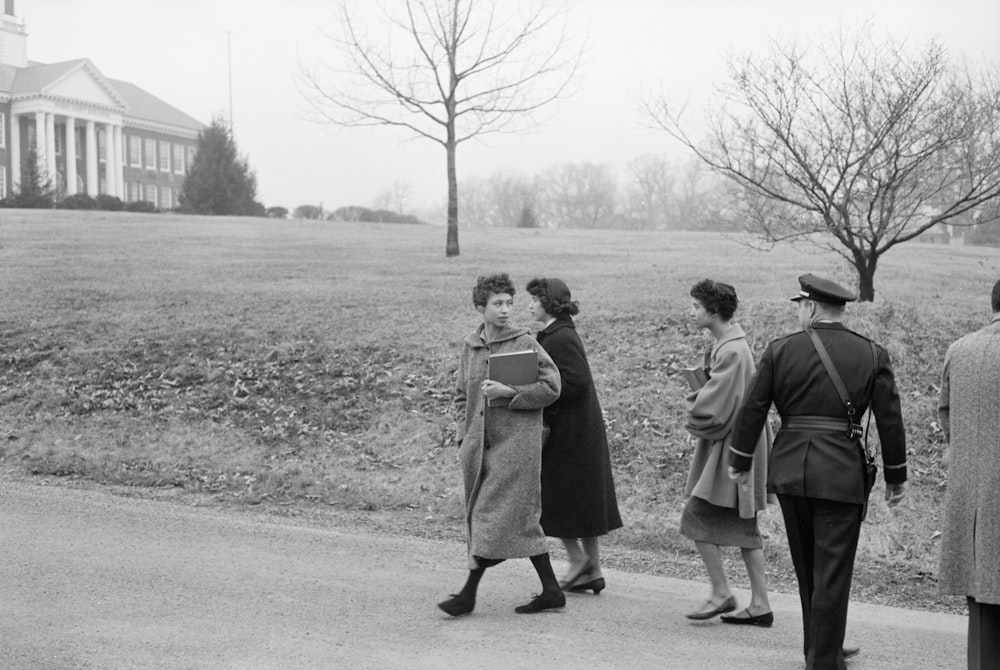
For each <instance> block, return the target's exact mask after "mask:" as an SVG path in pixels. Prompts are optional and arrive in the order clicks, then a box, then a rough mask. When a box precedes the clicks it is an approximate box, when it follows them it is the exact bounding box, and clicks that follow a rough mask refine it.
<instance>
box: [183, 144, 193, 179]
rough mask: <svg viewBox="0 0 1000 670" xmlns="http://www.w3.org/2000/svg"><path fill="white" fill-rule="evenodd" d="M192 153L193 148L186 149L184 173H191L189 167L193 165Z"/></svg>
mask: <svg viewBox="0 0 1000 670" xmlns="http://www.w3.org/2000/svg"><path fill="white" fill-rule="evenodd" d="M194 152H195V148H194V147H188V148H187V170H185V172H188V173H190V172H191V166H192V165H194Z"/></svg>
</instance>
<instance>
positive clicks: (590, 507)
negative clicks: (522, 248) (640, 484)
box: [528, 278, 622, 595]
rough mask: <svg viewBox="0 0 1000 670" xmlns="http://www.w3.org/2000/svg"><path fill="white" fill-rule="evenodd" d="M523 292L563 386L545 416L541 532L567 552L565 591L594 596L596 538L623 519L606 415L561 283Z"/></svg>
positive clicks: (533, 285)
mask: <svg viewBox="0 0 1000 670" xmlns="http://www.w3.org/2000/svg"><path fill="white" fill-rule="evenodd" d="M528 293H530V294H531V298H532V300H531V315H532V316H533V317H534V318H535V320H536V321H538V322H540V323H541V324H542V325H543V328H542V330H541V331H539V332H538V333H537V335H536V338H537V339H538V343H539V344H541V345H542V347H543V348H544V349H545V351H547V352H548V354H549V356H551V357H552V360H553V361H555V364H556V366H557V367H558V368H559V376H560V379H561V382H562V391H561V393H560V395H559V399H558V400H557V401H556V402H554V403H552V404H551V405H549V406H548V407H546V408H545V410H544V413H543V416H544V418H545V423H546V426H547V428H548V440H547V442H546V443H545V446H544V447H543V449H542V529H543V530H544V531H545V534H546V535H548V536H549V537H558V538H559V539H560V540H561V541H562V543H563V546H564V547H566V553H567V555H568V556H569V561H570V567H569V572H568V573H567V575H566V578H565V579H564V580H563V581H562V585H563V588H564V589H566V590H568V591H593V592H594V594H595V595H596V594H599V593H600V592H601V590H603V589H604V576H603V575H602V573H601V561H600V547H599V543H598V538H599V537H600V536H601V535H607V534H608V533H609V532H610V531H612V530H614V529H616V528H621V526H622V520H621V516H620V515H619V513H618V501H617V498H616V497H615V484H614V480H613V478H612V474H611V457H610V455H609V453H608V438H607V434H606V432H605V430H604V416H603V414H601V405H600V403H599V402H598V400H597V391H596V389H595V388H594V380H593V377H592V376H591V374H590V365H589V364H588V363H587V354H586V353H585V352H584V349H583V342H581V341H580V336H579V335H577V333H576V326H575V324H574V323H573V315H575V314H577V313H578V312H579V311H580V309H579V307H578V306H577V303H575V302H573V301H572V300H570V291H569V287H567V286H566V283H565V282H563V281H562V280H561V279H556V278H547V279H533V280H532V281H531V282H530V283H529V284H528Z"/></svg>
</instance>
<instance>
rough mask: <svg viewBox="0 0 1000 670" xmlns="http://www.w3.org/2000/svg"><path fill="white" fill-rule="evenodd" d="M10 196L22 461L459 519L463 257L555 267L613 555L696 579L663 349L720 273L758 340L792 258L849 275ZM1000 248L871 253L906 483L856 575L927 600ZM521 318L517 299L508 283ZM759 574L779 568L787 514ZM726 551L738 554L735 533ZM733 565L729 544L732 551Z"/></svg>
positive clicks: (777, 326)
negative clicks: (452, 250) (940, 405)
mask: <svg viewBox="0 0 1000 670" xmlns="http://www.w3.org/2000/svg"><path fill="white" fill-rule="evenodd" d="M2 216H3V218H2V219H0V260H2V262H0V277H2V282H3V286H4V308H5V310H4V315H3V317H2V319H0V333H2V339H0V360H2V364H0V407H2V412H0V438H2V439H0V458H2V459H3V461H5V462H6V463H7V464H8V465H16V466H18V467H20V468H23V469H25V470H26V471H28V472H32V473H44V474H50V475H63V476H70V477H84V478H88V479H92V480H94V481H97V482H107V483H119V484H126V485H133V486H137V487H182V488H183V489H186V490H192V491H202V492H214V493H216V494H217V495H218V497H219V499H220V500H222V501H230V502H233V503H236V504H239V503H252V504H257V503H264V504H270V503H281V504H289V503H295V504H297V505H301V504H323V505H327V506H332V507H334V508H337V509H343V510H347V511H352V512H355V513H357V514H363V515H365V516H366V517H367V518H368V519H370V520H371V522H372V523H377V524H380V525H381V526H383V527H387V528H392V529H396V530H405V532H412V533H420V534H426V535H437V536H448V537H455V538H458V537H460V534H461V528H460V526H461V524H460V517H461V506H462V505H461V497H462V496H461V484H460V480H459V477H458V473H457V468H456V463H455V460H456V458H455V446H454V442H453V438H452V434H453V426H452V417H451V412H450V405H451V385H452V376H453V373H454V369H455V363H456V359H457V353H458V343H459V341H460V339H461V337H462V336H463V335H464V334H465V333H466V332H467V331H469V330H470V329H471V328H473V327H474V326H475V325H476V323H477V314H476V312H475V311H474V310H473V308H472V306H471V287H472V284H473V283H474V281H475V277H476V276H477V275H479V274H482V273H484V272H488V271H494V270H503V271H507V272H510V273H511V275H512V276H513V277H514V278H515V281H516V283H517V284H518V286H523V285H524V284H525V283H527V281H528V280H529V279H530V278H531V277H533V276H542V275H550V276H561V277H563V278H564V279H566V280H567V282H568V283H569V285H570V286H571V287H572V289H573V292H574V297H575V298H577V299H578V300H579V301H580V304H581V310H582V313H581V315H580V317H579V319H578V324H579V329H580V332H581V335H582V336H583V338H584V340H585V343H586V345H587V347H588V353H589V357H590V360H591V365H592V367H593V369H594V371H595V374H596V376H597V383H598V389H599V392H600V393H601V400H602V404H603V406H604V409H605V412H606V414H607V421H608V424H609V426H610V437H611V443H612V450H613V459H614V465H615V470H616V477H617V480H616V481H617V486H618V490H619V497H620V501H621V506H622V510H623V514H624V516H625V519H626V524H627V525H626V528H625V529H623V530H622V531H619V532H616V533H615V534H614V535H613V536H612V537H611V538H610V539H609V542H608V545H609V546H608V550H607V553H608V557H609V562H610V563H612V564H615V562H616V561H617V563H618V564H619V565H622V566H623V567H627V568H631V569H637V570H648V571H654V572H664V573H668V574H679V575H682V576H691V577H695V578H700V577H701V568H700V564H699V563H698V559H697V557H696V555H695V553H694V551H693V548H692V547H691V546H690V543H688V542H687V541H686V540H684V539H683V538H680V537H679V536H678V534H677V522H678V515H679V511H680V508H681V505H682V502H683V501H682V498H681V494H682V488H683V484H684V477H685V474H686V468H687V462H688V458H689V452H690V447H689V443H688V439H687V435H686V433H685V432H684V431H683V429H682V427H681V426H682V424H681V421H682V413H683V411H682V402H681V400H682V397H683V393H684V391H683V385H682V383H681V381H680V379H679V378H678V376H677V375H676V370H677V368H678V367H681V366H684V365H687V364H689V363H691V362H692V361H694V360H696V357H697V356H698V355H699V353H700V352H701V351H702V350H703V348H704V347H705V346H706V345H707V344H708V343H709V342H708V339H707V338H706V335H705V334H703V333H698V332H692V330H691V329H690V327H689V325H688V323H687V318H686V314H687V309H688V305H689V298H688V293H687V292H688V288H689V287H690V285H691V284H692V283H694V282H695V281H696V280H698V279H700V278H702V277H706V276H708V277H713V278H716V279H722V280H725V281H728V282H730V283H732V284H734V285H735V286H736V287H737V290H738V292H739V294H740V297H741V300H742V303H741V308H740V311H739V312H738V313H737V318H738V320H739V321H740V322H741V323H742V325H743V326H744V328H745V329H746V330H747V332H748V333H749V335H750V339H751V346H752V347H753V348H754V349H755V351H760V350H761V349H762V347H763V345H764V344H765V343H766V342H767V341H768V340H769V339H771V338H774V337H777V336H780V335H782V334H785V333H787V332H790V331H791V330H793V329H794V328H795V322H794V311H793V310H792V309H791V307H790V306H789V303H788V302H787V301H786V296H787V295H789V294H790V293H791V292H793V291H794V289H795V277H796V275H798V274H800V273H801V272H804V271H814V272H819V273H823V274H827V275H832V276H834V277H837V278H839V279H841V280H843V281H845V282H850V281H851V273H850V272H849V269H848V267H847V266H846V264H845V263H844V262H843V261H841V260H839V259H838V258H837V257H836V256H833V255H819V254H816V253H812V252H809V251H800V250H789V249H782V250H777V251H774V252H771V253H763V252H756V251H752V250H750V249H748V248H747V247H745V246H742V245H740V244H738V243H737V241H735V240H733V239H729V238H725V237H722V236H719V235H712V234H702V233H699V234H695V233H690V234H688V233H672V234H657V233H622V232H611V231H551V230H541V231H534V230H513V229H512V230H463V231H462V236H463V239H462V242H463V247H464V251H463V255H462V256H460V257H458V258H454V259H445V258H444V254H443V242H444V231H443V230H441V229H437V228H428V227H422V226H393V225H365V226H360V225H352V224H330V223H317V222H298V221H275V220H255V219H217V218H216V219H208V218H194V217H184V218H179V217H167V216H159V215H155V216H154V215H148V216H147V215H139V214H120V213H98V212H95V213H91V212H86V213H81V212H37V211H36V212H31V211H12V210H5V211H4V213H3V215H2ZM997 277H1000V251H998V250H995V249H974V248H950V247H938V246H927V245H920V244H910V245H907V246H905V247H902V248H900V249H898V250H896V251H893V252H891V253H890V254H889V255H887V256H886V258H885V259H884V262H883V264H882V267H881V268H880V270H879V273H878V275H877V278H876V282H877V288H878V289H879V291H880V292H879V294H878V302H877V303H875V304H873V305H858V306H856V307H853V308H852V309H851V313H852V317H851V319H850V324H851V325H852V327H854V328H855V329H856V330H858V331H860V332H862V333H864V334H867V335H869V336H871V337H873V338H875V339H876V340H878V341H880V342H882V343H884V344H886V345H887V346H888V348H889V350H890V352H891V354H892V356H893V358H894V360H895V363H896V370H897V376H898V382H899V386H900V389H901V392H902V394H903V397H904V408H905V413H906V419H907V426H908V438H909V445H910V472H911V481H912V483H913V485H912V487H911V489H910V497H909V499H908V500H907V502H906V503H905V504H904V506H903V507H902V509H901V510H900V511H899V512H889V511H888V510H887V509H886V508H885V507H884V504H883V503H882V502H881V500H880V499H879V498H878V496H880V495H881V487H877V488H876V491H875V494H874V495H875V497H876V498H875V501H874V503H873V509H872V511H871V514H870V518H869V522H868V523H867V524H866V526H865V529H864V534H863V538H862V548H861V551H860V554H859V565H858V578H857V589H856V595H857V596H858V597H860V598H863V599H865V600H869V601H874V602H888V603H896V604H909V605H913V606H918V607H927V608H932V609H942V608H951V607H954V606H955V603H952V602H950V601H942V600H939V599H938V598H937V597H936V595H935V593H934V588H935V574H936V560H937V549H938V547H937V543H938V541H939V538H938V530H939V529H940V507H941V503H942V501H943V492H944V484H945V468H944V464H943V462H942V453H943V444H942V436H941V432H940V429H939V427H938V426H937V424H936V422H935V414H934V408H935V403H936V393H937V375H938V371H939V366H940V362H941V360H942V358H943V355H944V351H945V348H946V347H947V345H948V343H949V342H950V341H952V340H953V339H955V338H956V337H958V336H959V335H961V334H962V333H964V332H967V331H969V330H972V329H975V328H978V327H979V326H980V325H981V324H982V323H983V322H984V320H985V316H986V313H987V312H988V297H987V296H986V293H987V291H988V287H989V286H990V285H991V284H992V282H993V281H995V280H996V278H997ZM515 301H516V303H517V305H518V308H519V309H523V310H524V311H523V312H522V317H523V321H524V322H527V319H528V315H527V301H526V299H525V297H524V294H523V293H521V294H519V295H518V296H516V299H515ZM763 523H764V527H765V530H766V531H767V533H768V534H769V536H770V542H769V543H768V549H767V557H768V562H769V566H770V573H771V576H772V579H773V580H774V581H775V582H776V584H777V585H778V586H779V587H782V588H785V589H788V588H792V586H791V585H792V583H793V581H792V575H791V570H790V566H789V562H788V559H787V556H786V553H787V552H786V551H785V549H784V546H783V530H782V528H781V523H780V514H778V513H777V511H776V510H775V511H774V512H772V513H770V514H769V515H767V516H766V517H765V518H764V521H763ZM733 558H734V559H735V558H736V554H734V556H733ZM741 573H742V569H741V568H740V567H739V566H737V565H735V563H734V566H733V570H732V571H731V574H732V575H734V576H736V577H737V578H738V576H739V575H740V574H741Z"/></svg>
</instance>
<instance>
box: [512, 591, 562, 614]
mask: <svg viewBox="0 0 1000 670" xmlns="http://www.w3.org/2000/svg"><path fill="white" fill-rule="evenodd" d="M562 607H566V596H565V595H563V592H562V591H556V592H555V593H539V594H538V595H537V596H535V597H534V598H532V599H531V601H530V602H529V603H528V604H527V605H518V606H517V607H515V608H514V611H515V612H517V613H518V614H534V613H535V612H541V611H542V610H555V609H560V608H562Z"/></svg>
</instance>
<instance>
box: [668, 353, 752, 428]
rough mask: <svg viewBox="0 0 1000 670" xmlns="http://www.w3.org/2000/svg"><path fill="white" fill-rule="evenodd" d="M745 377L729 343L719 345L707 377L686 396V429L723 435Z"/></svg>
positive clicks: (729, 425)
mask: <svg viewBox="0 0 1000 670" xmlns="http://www.w3.org/2000/svg"><path fill="white" fill-rule="evenodd" d="M744 379H745V377H744V374H743V362H742V361H741V360H740V355H739V353H738V352H737V351H736V350H734V349H733V348H731V347H726V346H723V347H722V348H720V349H719V351H718V352H717V353H716V355H715V356H713V357H712V369H711V375H710V376H709V378H708V381H707V382H706V383H705V385H704V386H702V387H701V388H700V389H698V390H697V391H695V392H694V393H691V394H690V395H689V396H688V397H687V404H688V414H687V423H686V425H685V426H684V427H685V428H686V429H687V431H688V432H689V433H691V434H692V435H694V436H695V437H700V438H704V439H706V440H712V441H716V440H722V439H725V437H726V436H727V435H728V434H729V433H730V431H732V429H733V419H734V418H735V415H736V413H737V411H738V410H739V408H740V405H741V404H742V403H743V394H744V389H743V384H744V381H743V380H744ZM754 444H756V440H754Z"/></svg>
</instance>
